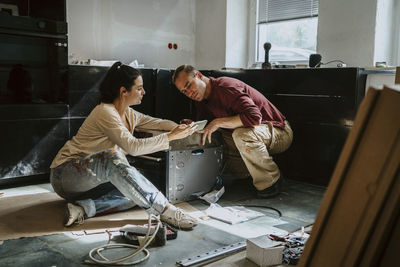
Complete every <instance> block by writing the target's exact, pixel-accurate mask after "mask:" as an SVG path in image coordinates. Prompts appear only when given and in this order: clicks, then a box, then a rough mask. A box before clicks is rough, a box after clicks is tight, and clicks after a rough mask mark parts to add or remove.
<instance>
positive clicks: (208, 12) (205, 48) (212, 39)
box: [195, 0, 230, 69]
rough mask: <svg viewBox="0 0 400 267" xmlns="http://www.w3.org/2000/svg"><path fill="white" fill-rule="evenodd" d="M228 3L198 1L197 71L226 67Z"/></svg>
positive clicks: (215, 0) (224, 0)
mask: <svg viewBox="0 0 400 267" xmlns="http://www.w3.org/2000/svg"><path fill="white" fill-rule="evenodd" d="M226 1H227V0H196V45H195V49H196V51H195V62H196V63H195V66H196V68H197V69H219V68H222V67H225V56H226V55H225V51H226V46H225V45H226V11H227V4H226ZM228 1H230V0H228Z"/></svg>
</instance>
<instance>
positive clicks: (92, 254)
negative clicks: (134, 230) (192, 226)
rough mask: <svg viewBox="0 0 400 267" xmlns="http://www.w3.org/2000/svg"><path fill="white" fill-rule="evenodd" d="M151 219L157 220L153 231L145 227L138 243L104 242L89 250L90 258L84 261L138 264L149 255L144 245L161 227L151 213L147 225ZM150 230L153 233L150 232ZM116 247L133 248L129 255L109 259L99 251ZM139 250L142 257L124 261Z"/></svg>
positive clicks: (89, 262)
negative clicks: (142, 236) (96, 256)
mask: <svg viewBox="0 0 400 267" xmlns="http://www.w3.org/2000/svg"><path fill="white" fill-rule="evenodd" d="M152 219H155V220H156V222H157V224H156V227H155V229H154V231H153V230H152V228H151V227H146V232H145V235H144V238H143V239H142V241H141V244H140V245H132V244H120V243H116V244H110V243H107V244H105V245H103V246H100V247H97V248H94V249H92V250H91V251H90V252H89V258H90V260H85V261H84V263H86V264H101V265H117V266H127V265H134V264H138V263H141V262H143V261H145V260H146V259H147V258H148V257H149V256H150V252H149V251H148V250H147V249H146V247H147V246H148V245H150V243H151V242H152V241H153V239H154V238H155V237H156V235H157V232H158V230H159V229H160V228H161V227H162V223H161V221H160V219H158V218H157V217H156V216H155V215H153V214H150V215H149V220H148V223H147V225H151V220H152ZM142 230H143V229H142ZM151 232H152V233H153V234H150V233H151ZM118 247H128V248H135V250H134V251H133V252H132V253H131V254H129V255H127V256H125V257H121V258H117V259H109V258H107V257H105V256H104V255H103V254H102V253H101V251H103V250H105V249H109V248H118ZM140 252H143V253H144V254H145V255H144V257H142V258H141V259H138V260H135V261H132V262H125V261H126V260H128V259H130V258H132V257H134V256H136V255H138V254H139V253H140ZM95 253H96V254H97V255H98V257H100V258H101V259H98V258H95V255H96V254H95Z"/></svg>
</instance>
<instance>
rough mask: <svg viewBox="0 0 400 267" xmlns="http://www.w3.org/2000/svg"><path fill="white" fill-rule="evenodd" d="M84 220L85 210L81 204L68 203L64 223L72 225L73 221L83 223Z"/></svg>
mask: <svg viewBox="0 0 400 267" xmlns="http://www.w3.org/2000/svg"><path fill="white" fill-rule="evenodd" d="M84 221H85V210H84V209H83V208H82V207H81V206H78V205H74V204H71V203H68V204H67V211H66V213H65V218H64V225H65V226H71V225H72V224H73V223H78V224H82V223H83V222H84Z"/></svg>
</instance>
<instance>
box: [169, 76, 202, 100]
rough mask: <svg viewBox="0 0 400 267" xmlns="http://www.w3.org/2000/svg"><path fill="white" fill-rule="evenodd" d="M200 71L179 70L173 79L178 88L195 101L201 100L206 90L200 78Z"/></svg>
mask: <svg viewBox="0 0 400 267" xmlns="http://www.w3.org/2000/svg"><path fill="white" fill-rule="evenodd" d="M201 77H202V74H201V73H200V72H195V73H193V72H192V73H186V72H184V71H181V72H180V73H179V74H178V77H177V78H176V80H175V86H176V88H178V90H179V91H180V92H181V93H182V94H184V95H186V96H187V97H189V98H190V99H193V100H195V101H202V100H203V99H204V95H205V92H206V83H205V82H204V81H203V80H202V79H201Z"/></svg>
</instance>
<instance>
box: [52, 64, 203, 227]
mask: <svg viewBox="0 0 400 267" xmlns="http://www.w3.org/2000/svg"><path fill="white" fill-rule="evenodd" d="M99 90H100V102H101V103H100V104H99V105H97V106H96V107H95V108H94V109H93V111H92V112H91V113H90V114H89V116H88V117H87V118H86V120H85V121H84V123H83V124H82V126H81V127H80V129H79V131H78V133H77V134H76V136H74V137H73V138H72V139H71V140H70V141H68V142H67V143H66V144H65V145H64V147H63V148H61V150H60V151H59V152H58V154H57V156H56V157H55V159H54V160H53V162H52V164H51V166H50V168H51V172H50V181H51V184H52V186H53V188H54V191H55V192H56V193H57V194H58V195H60V196H61V197H63V198H64V199H66V200H68V201H69V202H70V203H68V204H67V213H66V214H67V215H66V218H65V222H64V223H65V226H70V225H72V224H73V223H75V222H77V223H82V222H83V219H84V218H85V217H86V218H88V217H93V216H95V215H100V214H106V213H111V212H116V211H121V210H126V209H129V208H131V207H133V206H135V205H138V206H140V207H142V208H144V209H146V211H147V212H148V213H150V214H154V215H160V219H161V220H162V221H164V222H167V223H169V224H172V225H174V226H176V227H179V228H186V229H187V228H192V227H193V226H195V225H196V224H197V221H196V219H194V218H192V217H191V216H189V215H187V214H185V212H183V211H182V210H180V209H178V208H176V207H175V206H174V205H172V204H170V203H169V202H168V200H167V199H166V198H165V196H164V195H163V194H162V193H161V192H160V191H159V190H158V189H157V188H156V187H155V186H154V185H153V184H152V183H151V182H150V181H148V180H147V179H146V178H145V177H144V176H143V175H142V174H141V173H140V172H138V171H137V170H136V168H134V167H133V166H130V165H129V163H128V161H127V159H126V157H125V154H130V155H133V156H135V155H142V154H148V153H153V152H156V151H160V150H166V149H168V147H169V141H172V140H176V139H181V138H185V137H187V136H188V135H191V134H192V133H193V132H194V131H195V127H194V126H193V124H192V125H177V124H176V123H174V122H172V121H169V120H162V119H157V118H153V117H150V116H147V115H144V114H142V113H140V112H137V111H135V110H134V109H132V108H130V106H132V105H138V104H140V103H141V101H142V98H143V95H144V94H145V91H144V88H143V79H142V76H141V73H140V71H139V70H136V69H134V68H132V67H129V66H126V65H122V64H121V62H116V63H114V65H113V66H112V67H111V68H110V69H109V71H108V72H107V74H106V76H105V77H104V79H103V81H102V82H101V84H100V88H99ZM135 127H140V128H147V129H158V130H166V131H168V132H166V133H164V134H160V135H157V136H154V137H150V138H140V139H138V138H135V137H134V136H133V131H134V129H135Z"/></svg>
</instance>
